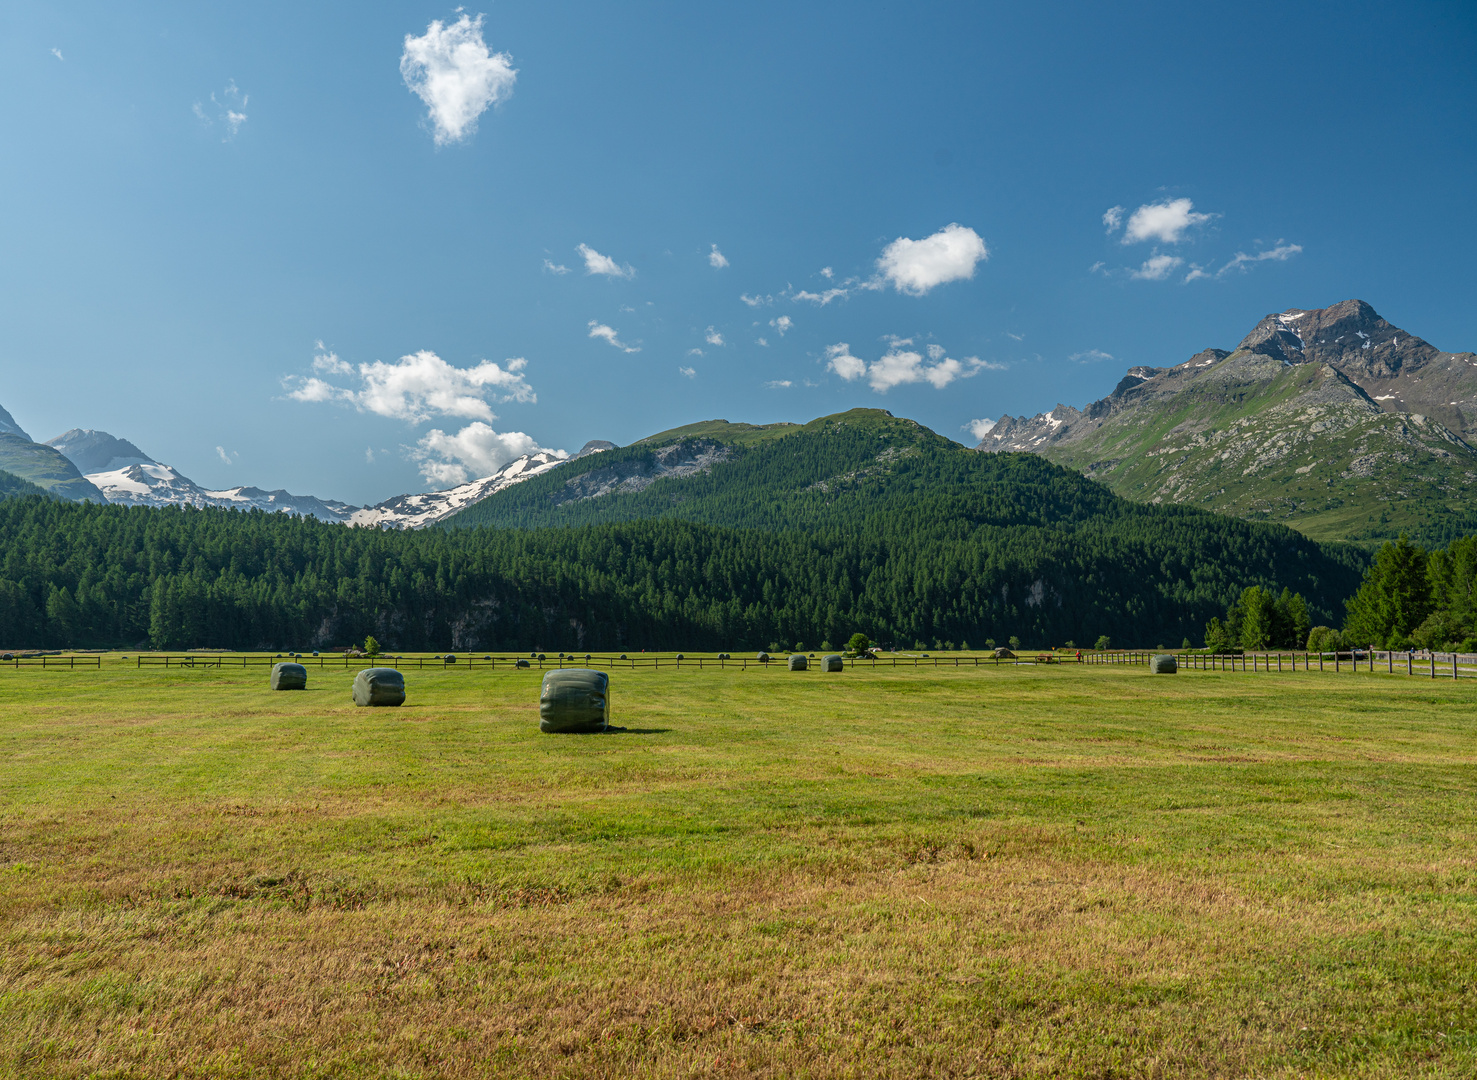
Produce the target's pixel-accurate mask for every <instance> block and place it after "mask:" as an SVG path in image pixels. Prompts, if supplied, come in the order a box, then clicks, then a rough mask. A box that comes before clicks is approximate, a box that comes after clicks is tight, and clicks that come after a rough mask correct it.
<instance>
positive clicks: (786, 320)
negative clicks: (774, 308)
mask: <svg viewBox="0 0 1477 1080" xmlns="http://www.w3.org/2000/svg"><path fill="white" fill-rule="evenodd" d="M769 325H770V326H772V327H774V328H775V330H777V331H778V332H779V335H780V337H784V336H785V334H786V333H787V332H788V331H789V329H790V327H792V326H794V325H795V320H794V319H792V318H790V317H789V316H788V315H781V316H780V317H779V318H778V319H770V320H769Z"/></svg>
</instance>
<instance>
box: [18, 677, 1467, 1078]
mask: <svg viewBox="0 0 1477 1080" xmlns="http://www.w3.org/2000/svg"><path fill="white" fill-rule="evenodd" d="M352 673H353V672H352V670H350V671H348V672H344V671H332V670H329V671H323V672H319V671H317V670H316V669H315V670H312V671H310V676H309V680H310V681H309V689H308V690H307V691H306V692H302V693H278V694H273V693H270V692H267V691H266V674H265V671H263V670H261V669H255V670H249V671H246V672H243V671H240V670H235V671H232V670H231V669H229V668H227V669H195V670H178V669H176V670H172V671H168V672H165V671H161V670H158V669H153V670H150V669H145V670H143V671H139V670H136V669H135V668H133V667H131V666H129V667H125V666H124V665H123V664H121V663H116V662H113V661H111V660H108V661H104V664H103V667H102V668H101V669H100V670H87V671H83V670H80V669H79V670H77V671H75V672H65V671H56V670H49V671H41V670H38V669H25V668H23V669H21V670H18V671H17V670H0V760H3V761H4V762H5V765H4V768H3V769H0V882H3V886H0V1075H4V1076H27V1077H35V1076H66V1077H83V1076H86V1077H124V1076H128V1077H135V1076H137V1077H153V1076H161V1077H162V1076H178V1077H196V1076H198V1077H205V1076H210V1077H220V1076H242V1077H249V1076H293V1077H359V1076H365V1077H368V1076H376V1077H378V1076H397V1077H440V1076H448V1077H459V1076H550V1077H566V1076H615V1075H641V1076H657V1077H678V1076H684V1077H685V1076H774V1077H780V1076H783V1077H798V1076H817V1077H821V1076H824V1077H832V1076H865V1077H868V1078H876V1077H918V1076H925V1075H926V1076H969V1075H980V1076H1010V1077H1030V1076H1041V1077H1046V1076H1051V1077H1063V1076H1065V1077H1105V1076H1115V1077H1138V1076H1143V1077H1176V1076H1187V1077H1188V1076H1286V1077H1293V1076H1361V1077H1374V1076H1391V1077H1394V1076H1401V1077H1408V1076H1432V1077H1435V1076H1470V1075H1473V1073H1474V1072H1477V991H1474V987H1477V949H1474V948H1473V945H1474V930H1477V861H1474V860H1477V856H1474V852H1473V845H1472V841H1473V833H1474V825H1477V800H1474V798H1473V796H1474V793H1477V767H1474V751H1477V729H1474V725H1473V722H1472V717H1473V715H1474V706H1477V683H1466V682H1461V683H1453V682H1450V681H1448V682H1440V681H1435V682H1433V681H1429V680H1420V679H1410V678H1407V677H1404V676H1394V677H1391V676H1386V675H1382V674H1373V675H1371V674H1368V673H1361V674H1360V675H1358V676H1350V675H1349V674H1347V673H1345V674H1342V675H1338V676H1335V675H1333V674H1332V673H1328V674H1320V673H1317V672H1312V673H1307V672H1299V673H1297V674H1296V675H1293V674H1290V673H1287V674H1282V675H1276V674H1273V675H1266V674H1261V675H1250V674H1242V673H1240V672H1237V673H1234V674H1233V673H1227V672H1202V671H1181V673H1180V674H1179V675H1177V676H1175V677H1173V678H1170V677H1164V676H1160V677H1153V676H1149V675H1148V674H1147V673H1146V672H1145V671H1144V669H1143V668H1141V667H1140V668H1119V667H1110V666H1083V667H1074V666H1064V667H1046V668H1025V667H1021V668H1002V669H1000V670H998V671H997V670H994V669H982V670H962V671H957V672H956V671H952V670H948V669H943V670H938V671H927V670H920V671H917V672H914V671H906V670H903V671H898V672H893V671H890V670H887V671H877V672H867V671H849V672H846V673H845V674H843V675H830V676H821V675H820V674H819V673H815V672H811V673H808V674H805V675H800V674H794V675H791V674H789V673H787V672H777V671H771V672H763V673H759V672H754V671H753V670H750V671H749V672H735V671H732V670H729V671H725V672H721V673H719V672H714V671H712V670H707V671H704V672H701V673H699V672H696V671H692V670H683V671H682V672H680V673H678V672H669V671H666V670H663V671H660V672H650V671H644V672H637V673H620V672H617V673H616V674H615V676H614V678H613V683H612V690H613V696H612V701H613V704H614V709H615V713H616V722H617V723H619V724H622V725H624V726H625V727H626V728H627V729H628V730H627V731H626V732H625V733H622V734H610V735H603V736H583V737H579V736H547V735H540V734H539V733H538V731H537V711H538V680H539V673H538V672H537V671H532V672H527V671H525V672H514V671H508V670H496V671H489V670H483V669H478V670H466V669H461V670H450V671H429V670H428V671H425V672H412V673H410V674H409V675H408V684H409V700H408V701H407V703H406V705H405V706H404V707H402V708H399V709H376V710H368V709H355V708H354V707H353V706H352V705H351V704H350V702H349V695H348V690H349V683H350V679H351V677H352Z"/></svg>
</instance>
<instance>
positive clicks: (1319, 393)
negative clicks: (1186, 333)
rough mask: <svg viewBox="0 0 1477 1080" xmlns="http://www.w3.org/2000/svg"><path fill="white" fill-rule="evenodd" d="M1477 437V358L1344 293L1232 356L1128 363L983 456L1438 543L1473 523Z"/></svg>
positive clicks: (1021, 422)
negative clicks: (1103, 392) (1033, 458)
mask: <svg viewBox="0 0 1477 1080" xmlns="http://www.w3.org/2000/svg"><path fill="white" fill-rule="evenodd" d="M1474 443H1477V356H1474V355H1473V354H1472V353H1469V352H1465V353H1449V352H1443V351H1442V350H1440V349H1437V348H1435V347H1434V346H1432V345H1431V344H1429V343H1428V342H1426V341H1423V340H1421V339H1420V338H1418V337H1416V336H1415V335H1413V334H1410V333H1408V332H1406V331H1404V330H1402V329H1400V328H1399V327H1396V326H1393V325H1391V324H1390V323H1389V322H1387V321H1385V320H1384V319H1382V318H1381V317H1380V316H1379V314H1378V313H1377V312H1376V311H1375V310H1374V308H1372V307H1371V306H1370V305H1369V304H1367V303H1365V302H1364V301H1362V300H1345V301H1343V302H1342V303H1338V304H1334V305H1333V306H1331V307H1327V308H1320V309H1304V308H1290V309H1288V310H1286V311H1283V312H1280V313H1273V314H1271V315H1268V316H1267V317H1266V318H1264V319H1262V320H1261V321H1260V322H1258V323H1257V325H1256V326H1255V327H1254V328H1253V329H1252V331H1251V333H1249V334H1247V336H1246V337H1245V338H1243V339H1242V341H1241V342H1240V344H1238V345H1237V346H1236V348H1235V349H1233V350H1230V351H1226V350H1224V349H1206V350H1204V351H1202V352H1199V353H1197V354H1196V355H1194V356H1192V357H1191V358H1190V359H1188V360H1186V361H1184V362H1183V363H1180V364H1176V365H1174V366H1172V367H1134V368H1130V369H1129V371H1128V373H1127V374H1126V375H1125V376H1124V378H1123V379H1122V380H1121V381H1120V382H1119V383H1118V385H1117V386H1116V387H1114V389H1113V392H1112V393H1111V394H1109V395H1108V396H1107V397H1105V398H1102V399H1101V400H1099V401H1095V402H1093V403H1091V404H1090V405H1087V406H1086V407H1084V408H1082V409H1077V408H1073V407H1071V406H1069V405H1058V406H1057V407H1056V408H1054V409H1052V410H1051V412H1049V413H1043V414H1039V415H1037V416H1034V417H1030V418H1017V417H1012V416H1003V417H1001V418H1000V420H999V421H998V422H997V423H996V425H995V426H994V428H993V429H991V431H990V432H989V433H988V434H987V435H985V437H984V438H983V439H982V440H981V441H980V444H979V446H978V449H980V450H991V451H1006V450H1014V451H1028V452H1031V453H1039V454H1043V455H1045V456H1047V457H1049V458H1051V459H1052V460H1054V461H1057V462H1059V463H1061V464H1065V465H1070V466H1072V467H1074V468H1078V469H1081V470H1083V471H1084V472H1086V473H1087V474H1088V475H1090V476H1093V477H1095V478H1097V479H1100V480H1102V481H1103V482H1105V483H1107V484H1108V485H1109V486H1110V487H1112V488H1113V489H1114V490H1115V491H1117V492H1118V493H1119V494H1122V495H1126V496H1128V497H1130V498H1136V499H1141V500H1144V501H1152V502H1158V501H1171V502H1191V503H1194V504H1196V505H1200V506H1204V507H1206V508H1208V509H1215V510H1220V511H1222V512H1225V513H1232V514H1237V515H1239V516H1243V517H1256V518H1268V517H1270V518H1273V519H1275V520H1281V521H1285V522H1286V523H1288V524H1292V525H1297V526H1298V527H1299V528H1303V529H1304V530H1306V531H1309V532H1310V533H1311V534H1312V535H1315V536H1320V537H1327V538H1337V537H1351V538H1363V539H1376V538H1383V537H1385V536H1388V535H1394V534H1395V533H1397V532H1398V531H1399V530H1400V528H1402V527H1404V528H1407V529H1408V530H1409V531H1410V532H1411V533H1412V535H1415V534H1417V533H1420V534H1422V535H1425V536H1427V537H1428V538H1433V539H1434V538H1437V537H1439V536H1443V535H1445V534H1446V533H1447V532H1449V531H1450V530H1451V529H1454V528H1462V527H1468V526H1473V527H1477V505H1474V504H1472V503H1471V502H1470V501H1469V500H1468V498H1467V494H1466V491H1467V487H1468V485H1469V483H1470V481H1471V480H1474V479H1477V450H1474V449H1473V444H1474ZM1469 517H1470V519H1471V520H1470V521H1469V520H1468V518H1469ZM1459 522H1465V525H1460V524H1459ZM1433 529H1434V530H1435V532H1434V533H1433V532H1432V531H1431V530H1433Z"/></svg>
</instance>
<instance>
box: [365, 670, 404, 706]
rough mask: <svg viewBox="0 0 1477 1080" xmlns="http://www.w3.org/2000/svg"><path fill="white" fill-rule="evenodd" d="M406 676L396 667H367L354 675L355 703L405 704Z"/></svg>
mask: <svg viewBox="0 0 1477 1080" xmlns="http://www.w3.org/2000/svg"><path fill="white" fill-rule="evenodd" d="M404 703H405V676H404V675H402V674H400V672H398V671H396V670H395V669H394V668H389V667H371V668H365V669H364V670H363V671H361V672H359V674H358V675H355V676H354V704H355V705H363V706H370V705H403V704H404Z"/></svg>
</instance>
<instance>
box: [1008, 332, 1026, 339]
mask: <svg viewBox="0 0 1477 1080" xmlns="http://www.w3.org/2000/svg"><path fill="white" fill-rule="evenodd" d="M1005 336H1006V337H1008V338H1010V340H1011V341H1025V340H1026V335H1025V334H1012V333H1011V332H1010V331H1009V330H1007V331H1005Z"/></svg>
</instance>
